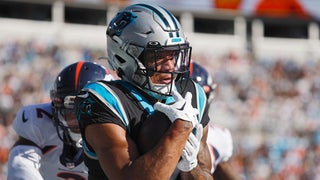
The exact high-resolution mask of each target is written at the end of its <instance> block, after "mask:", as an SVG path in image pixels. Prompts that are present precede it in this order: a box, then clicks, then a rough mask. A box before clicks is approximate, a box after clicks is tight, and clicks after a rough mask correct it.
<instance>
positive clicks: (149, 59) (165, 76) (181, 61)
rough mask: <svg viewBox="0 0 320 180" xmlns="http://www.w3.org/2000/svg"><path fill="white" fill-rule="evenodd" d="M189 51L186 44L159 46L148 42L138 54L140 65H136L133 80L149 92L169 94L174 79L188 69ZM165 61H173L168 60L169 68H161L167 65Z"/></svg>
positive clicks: (172, 87) (156, 43)
mask: <svg viewBox="0 0 320 180" xmlns="http://www.w3.org/2000/svg"><path fill="white" fill-rule="evenodd" d="M190 53H191V47H189V45H188V44H177V45H170V46H160V44H159V43H158V42H149V43H148V45H147V47H145V49H144V51H143V53H142V54H141V55H140V56H139V59H140V62H141V63H142V65H140V66H138V68H137V71H136V73H135V75H134V78H133V82H134V83H136V84H138V85H139V86H140V87H142V88H143V89H145V90H147V91H148V93H149V94H158V96H169V95H171V91H172V90H173V89H174V88H175V87H174V82H175V80H177V79H178V78H179V77H180V76H181V75H182V74H185V73H187V72H188V71H189V65H190ZM166 61H173V62H169V63H171V64H172V65H173V67H171V69H170V68H169V69H168V68H166V67H164V69H163V68H162V66H169V65H168V64H166V63H167V62H166ZM136 76H138V78H135V77H136ZM159 79H160V81H159Z"/></svg>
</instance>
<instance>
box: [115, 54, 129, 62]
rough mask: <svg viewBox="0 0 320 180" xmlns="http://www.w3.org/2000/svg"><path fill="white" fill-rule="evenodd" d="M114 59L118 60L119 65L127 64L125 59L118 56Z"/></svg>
mask: <svg viewBox="0 0 320 180" xmlns="http://www.w3.org/2000/svg"><path fill="white" fill-rule="evenodd" d="M115 57H116V58H117V60H118V61H119V62H120V63H121V64H123V63H125V62H127V61H126V60H125V59H123V58H122V57H120V56H118V55H116V56H115Z"/></svg>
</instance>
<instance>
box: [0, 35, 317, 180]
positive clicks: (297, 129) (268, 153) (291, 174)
mask: <svg viewBox="0 0 320 180" xmlns="http://www.w3.org/2000/svg"><path fill="white" fill-rule="evenodd" d="M101 56H104V49H101V50H99V49H88V48H84V47H74V46H73V47H68V46H63V45H60V46H59V45H55V44H53V43H43V42H37V41H36V40H30V41H28V42H22V41H11V42H1V43H0V69H1V70H0V82H1V86H0V174H1V176H2V177H1V176H0V180H1V179H5V174H6V161H7V158H8V151H9V149H10V147H11V146H12V145H13V142H14V140H15V138H16V137H15V134H14V132H13V130H12V128H11V124H12V121H13V118H14V116H15V113H16V112H17V110H18V109H19V108H20V107H21V106H23V105H27V104H33V103H41V102H48V101H50V97H49V90H50V87H51V84H52V83H53V80H54V77H55V76H56V75H57V73H58V72H59V71H60V70H61V69H62V68H63V67H64V66H65V65H67V64H70V63H71V62H74V61H77V60H86V61H96V62H98V63H101V64H105V63H106V62H105V60H98V59H99V57H101ZM194 59H195V60H198V61H199V62H200V64H202V65H205V67H207V68H208V70H209V71H210V72H212V76H213V79H214V81H215V83H217V85H218V86H217V88H216V90H215V91H216V97H215V99H214V101H213V104H212V106H211V109H210V116H211V117H212V122H211V123H212V124H214V125H220V126H224V127H227V128H229V129H230V130H231V133H232V135H233V140H234V155H233V157H232V159H231V160H232V164H233V166H234V168H235V169H236V171H237V172H239V174H240V175H241V177H243V179H248V180H262V179H290V180H291V179H310V180H313V179H320V128H319V127H320V111H319V107H320V60H317V59H310V60H306V61H304V62H296V61H294V60H293V59H268V58H266V59H257V58H254V57H253V56H252V54H250V53H248V54H245V55H239V54H237V53H234V52H232V51H230V53H228V54H226V55H225V56H223V57H208V56H204V55H201V56H196V55H195V56H194Z"/></svg>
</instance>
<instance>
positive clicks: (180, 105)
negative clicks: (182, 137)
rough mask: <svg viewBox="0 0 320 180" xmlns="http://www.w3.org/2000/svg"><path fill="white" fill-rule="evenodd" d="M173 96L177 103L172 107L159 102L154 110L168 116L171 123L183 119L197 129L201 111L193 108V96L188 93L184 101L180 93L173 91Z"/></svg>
mask: <svg viewBox="0 0 320 180" xmlns="http://www.w3.org/2000/svg"><path fill="white" fill-rule="evenodd" d="M172 96H173V98H174V99H175V100H176V102H174V103H173V104H171V105H167V104H164V103H161V102H157V103H155V104H154V109H155V110H158V111H160V112H163V113H164V114H166V115H167V116H168V118H169V119H170V121H171V122H174V121H175V120H177V119H182V120H185V121H189V122H191V123H192V127H195V126H196V124H198V118H197V115H198V114H199V110H198V109H196V108H193V107H192V104H191V103H192V94H191V93H190V92H187V93H186V96H185V97H184V99H183V97H182V96H181V95H180V94H179V92H177V91H172Z"/></svg>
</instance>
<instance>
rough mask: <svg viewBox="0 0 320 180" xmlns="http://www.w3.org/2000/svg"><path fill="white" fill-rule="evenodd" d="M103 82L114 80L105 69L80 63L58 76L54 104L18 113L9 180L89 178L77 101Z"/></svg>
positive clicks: (37, 105)
mask: <svg viewBox="0 0 320 180" xmlns="http://www.w3.org/2000/svg"><path fill="white" fill-rule="evenodd" d="M102 79H105V80H111V79H112V77H111V75H110V74H108V73H107V70H106V69H105V68H104V67H103V66H101V65H98V64H95V63H92V62H85V61H78V62H76V63H73V64H71V65H69V66H67V67H65V68H64V69H63V70H62V71H61V72H60V73H59V75H58V76H57V78H56V80H55V82H54V85H53V88H52V89H51V91H50V96H51V102H49V103H43V104H33V105H28V106H25V107H22V108H21V109H20V110H19V112H18V113H17V116H16V118H15V119H14V122H13V128H14V129H15V131H16V133H17V135H18V136H19V139H18V140H17V142H16V143H15V145H14V146H13V148H12V149H11V151H10V155H9V161H8V180H17V179H27V180H31V179H32V180H37V179H48V180H54V179H60V180H61V179H82V180H84V179H87V174H88V172H87V168H86V166H85V164H84V161H83V155H82V146H81V135H80V134H79V129H78V122H77V120H76V117H75V112H74V109H73V105H74V98H75V96H76V94H77V93H78V92H79V91H80V90H81V89H82V88H83V86H84V85H85V84H87V83H88V82H90V81H96V80H102Z"/></svg>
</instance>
